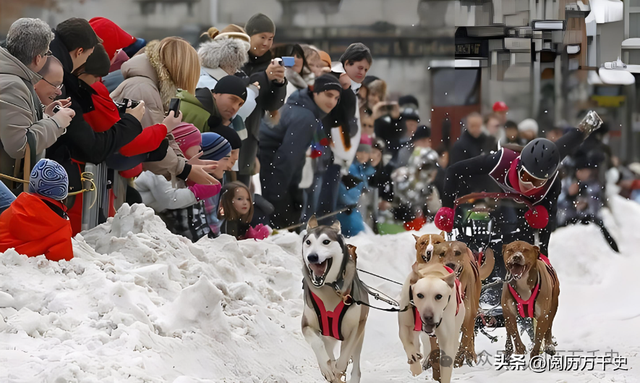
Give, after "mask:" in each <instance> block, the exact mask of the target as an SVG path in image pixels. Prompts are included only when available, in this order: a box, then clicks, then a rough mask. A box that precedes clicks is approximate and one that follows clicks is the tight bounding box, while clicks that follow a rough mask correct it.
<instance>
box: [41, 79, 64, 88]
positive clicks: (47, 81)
mask: <svg viewBox="0 0 640 383" xmlns="http://www.w3.org/2000/svg"><path fill="white" fill-rule="evenodd" d="M42 79H43V80H44V81H45V82H46V83H47V84H49V85H51V86H52V87H54V88H56V89H58V90H62V87H64V84H60V85H53V84H52V83H51V82H49V80H47V79H46V78H44V77H43V78H42Z"/></svg>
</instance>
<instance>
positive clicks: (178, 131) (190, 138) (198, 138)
mask: <svg viewBox="0 0 640 383" xmlns="http://www.w3.org/2000/svg"><path fill="white" fill-rule="evenodd" d="M171 133H172V134H173V137H174V138H175V140H176V142H177V143H178V146H179V147H180V150H182V153H184V152H186V151H187V150H189V148H191V147H193V146H196V145H202V135H201V134H200V131H199V130H198V128H196V127H195V126H194V125H193V124H189V123H186V122H183V123H181V124H180V125H178V126H176V128H175V129H173V132H171Z"/></svg>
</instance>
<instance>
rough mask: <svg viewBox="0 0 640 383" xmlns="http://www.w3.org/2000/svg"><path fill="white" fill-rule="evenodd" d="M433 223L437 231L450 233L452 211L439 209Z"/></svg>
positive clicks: (451, 228)
mask: <svg viewBox="0 0 640 383" xmlns="http://www.w3.org/2000/svg"><path fill="white" fill-rule="evenodd" d="M434 222H435V224H436V227H437V228H438V229H440V230H443V231H446V232H447V233H451V230H453V209H452V208H450V207H441V208H440V209H439V210H438V213H437V214H436V219H435V221H434Z"/></svg>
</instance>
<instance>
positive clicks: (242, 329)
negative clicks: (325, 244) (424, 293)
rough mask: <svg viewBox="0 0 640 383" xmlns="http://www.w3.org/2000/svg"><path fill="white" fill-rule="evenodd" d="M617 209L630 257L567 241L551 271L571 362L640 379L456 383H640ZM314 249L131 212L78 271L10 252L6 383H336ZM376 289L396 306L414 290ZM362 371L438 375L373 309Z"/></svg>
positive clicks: (368, 255)
mask: <svg viewBox="0 0 640 383" xmlns="http://www.w3.org/2000/svg"><path fill="white" fill-rule="evenodd" d="M611 208H612V212H613V213H612V214H608V215H606V216H605V223H606V224H607V225H608V227H609V228H610V231H611V233H612V235H613V236H614V237H615V238H616V239H617V240H618V243H619V245H620V249H621V253H620V254H615V253H613V252H612V251H611V250H610V249H609V247H608V245H607V244H606V242H605V241H604V240H603V239H602V236H601V235H600V232H599V230H598V229H597V228H596V227H595V226H574V227H568V228H563V229H560V230H558V231H557V232H556V233H554V235H553V236H552V241H551V251H550V258H551V261H552V263H553V264H554V266H555V267H556V269H557V271H558V274H559V277H560V282H561V295H560V308H559V311H558V315H557V317H556V320H555V323H554V335H555V336H556V338H557V341H558V349H559V350H570V349H571V350H583V351H585V352H586V351H593V350H599V351H598V352H596V355H604V353H605V352H606V351H610V350H613V351H615V352H618V353H620V355H621V356H623V357H627V358H628V364H627V367H628V369H629V370H628V371H616V372H613V371H611V367H609V368H608V369H607V371H606V372H602V369H601V368H600V371H591V372H590V371H575V372H558V371H553V372H545V373H543V374H537V373H533V372H531V371H496V370H495V368H494V367H493V366H492V365H481V366H476V367H467V366H465V367H462V368H460V369H456V370H455V371H454V381H458V382H492V383H495V382H513V381H518V382H525V383H526V382H542V381H544V382H567V383H569V382H580V383H586V382H606V383H608V382H627V383H629V382H640V378H639V376H640V374H639V373H638V372H637V371H638V369H640V362H639V361H638V353H639V352H640V342H639V340H640V304H638V303H640V301H639V299H638V297H637V292H638V291H639V290H640V279H638V278H637V273H638V272H640V259H638V257H637V256H636V252H635V249H637V248H639V247H640V234H638V232H637V228H638V227H639V225H640V205H637V204H635V203H633V202H629V201H626V200H623V199H622V198H620V197H616V198H613V199H612V200H611ZM424 230H425V232H436V229H435V228H434V227H432V226H430V227H427V228H425V229H424ZM300 242H301V241H300V238H299V236H298V235H296V234H280V235H277V236H275V237H271V238H270V239H268V240H266V241H262V242H256V241H240V242H238V241H236V240H235V239H233V238H231V237H228V236H222V237H221V238H218V239H215V240H210V239H206V238H205V239H202V240H200V241H199V242H198V243H196V244H192V243H190V242H189V241H188V240H187V239H185V238H182V237H179V236H175V235H173V234H171V233H169V232H168V231H167V230H166V228H165V226H164V223H163V222H162V221H161V220H160V219H159V218H157V217H156V216H155V215H154V214H153V211H152V210H151V209H149V208H146V207H144V206H142V205H134V206H132V207H129V206H128V205H125V206H123V207H122V208H121V209H120V210H119V211H118V214H117V215H116V217H115V218H113V219H111V220H110V221H109V222H107V223H106V224H103V225H101V226H99V227H97V228H95V229H93V230H91V231H88V232H84V233H82V234H81V235H78V236H76V238H75V239H74V240H73V245H74V253H75V258H74V259H72V260H71V261H70V262H66V261H61V262H50V261H48V260H46V259H44V257H42V256H40V257H36V258H27V257H25V256H22V255H19V254H17V253H16V252H15V251H13V250H9V251H7V252H5V253H4V254H3V255H0V365H1V366H2V368H1V369H0V382H51V383H64V382H174V383H205V382H206V383H214V382H215V383H222V382H228V383H231V382H243V383H244V382H252V383H253V382H269V383H284V382H289V383H293V382H305V383H306V382H323V381H324V380H323V379H322V376H321V374H320V372H319V369H318V367H317V362H316V360H315V356H314V355H313V352H312V351H311V349H310V347H309V346H308V345H307V343H306V342H305V340H304V338H303V336H302V334H301V331H300V319H301V317H300V316H301V313H302V305H303V303H302V299H301V298H302V290H301V279H302V277H301V259H300ZM349 242H350V243H353V244H355V245H356V246H357V247H358V250H357V252H358V262H359V263H358V265H359V267H361V268H362V269H365V270H368V271H371V272H374V273H379V274H381V275H384V276H385V277H388V278H391V279H394V280H397V281H403V280H404V279H405V277H406V274H407V273H408V271H409V269H410V265H411V263H412V262H413V259H414V239H413V237H412V235H411V233H402V234H398V235H393V236H374V235H371V234H363V235H360V236H358V237H356V238H353V239H351V240H349ZM362 279H363V280H364V281H366V282H367V283H370V284H371V285H372V286H373V287H376V288H379V289H381V290H382V291H384V292H386V293H388V294H390V295H392V296H394V295H396V294H398V293H399V291H400V286H396V285H394V284H391V283H389V282H385V281H382V280H377V279H375V278H373V277H371V276H368V275H362ZM374 304H376V305H380V306H384V304H383V303H382V302H374ZM494 335H499V336H500V340H499V342H498V343H494V344H491V343H490V342H489V340H488V339H487V338H486V337H484V336H483V335H479V337H478V340H477V342H476V351H477V352H480V351H482V350H486V351H487V352H488V353H489V354H490V355H494V354H496V352H497V351H498V350H500V349H502V348H503V347H504V330H502V329H500V330H497V331H495V332H494ZM524 340H525V344H527V343H528V339H527V338H526V336H525V338H524ZM490 361H491V362H493V358H490ZM362 364H363V367H362V369H363V376H362V382H365V383H382V382H385V383H386V382H418V381H424V379H425V377H427V376H430V373H424V374H423V375H421V376H420V377H416V378H413V377H411V376H410V373H409V368H408V365H407V363H406V357H405V355H404V352H403V350H402V346H401V343H400V340H399V338H398V328H397V316H396V314H392V313H386V312H380V311H375V310H373V311H372V312H371V315H370V319H369V322H368V324H367V332H366V337H365V343H364V351H363V363H362Z"/></svg>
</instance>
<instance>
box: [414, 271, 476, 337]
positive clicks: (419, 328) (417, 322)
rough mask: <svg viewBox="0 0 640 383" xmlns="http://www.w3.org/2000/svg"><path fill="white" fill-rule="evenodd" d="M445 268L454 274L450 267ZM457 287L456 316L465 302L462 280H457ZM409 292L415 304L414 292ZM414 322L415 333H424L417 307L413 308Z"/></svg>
mask: <svg viewBox="0 0 640 383" xmlns="http://www.w3.org/2000/svg"><path fill="white" fill-rule="evenodd" d="M444 268H445V269H447V271H448V272H449V273H453V269H451V268H450V267H448V266H445V267H444ZM455 287H456V315H458V312H459V311H460V304H461V303H462V301H463V300H464V296H463V294H462V286H461V285H460V280H459V279H458V278H456V284H455ZM409 292H410V294H411V304H413V292H412V291H409ZM449 299H451V296H449ZM447 304H448V303H447ZM413 320H414V323H415V324H414V327H413V331H422V318H421V317H420V313H419V312H418V308H417V307H416V306H413Z"/></svg>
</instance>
